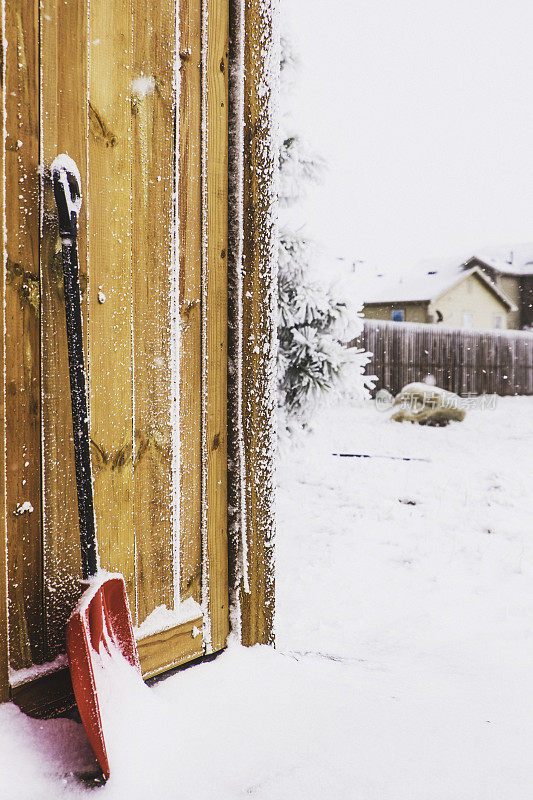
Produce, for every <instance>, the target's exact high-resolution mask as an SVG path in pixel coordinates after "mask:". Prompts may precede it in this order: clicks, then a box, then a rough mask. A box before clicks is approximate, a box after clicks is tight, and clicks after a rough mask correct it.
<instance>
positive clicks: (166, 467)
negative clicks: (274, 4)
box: [0, 0, 229, 703]
mask: <svg viewBox="0 0 533 800" xmlns="http://www.w3.org/2000/svg"><path fill="white" fill-rule="evenodd" d="M175 11H176V7H175V3H174V2H173V0H161V2H158V3H156V4H154V3H150V2H148V0H131V2H128V3H126V4H124V2H122V0H91V3H90V5H89V4H88V3H87V2H85V0H80V2H77V3H62V2H58V0H43V2H41V3H39V2H37V0H8V1H7V2H6V5H5V14H4V17H3V27H4V30H5V36H6V39H7V53H6V58H5V62H4V66H3V70H2V76H3V85H4V96H5V98H6V102H5V106H3V108H2V111H3V113H5V114H6V127H7V139H6V148H5V159H4V162H3V163H4V164H5V168H4V169H3V172H4V174H5V191H6V196H7V205H6V209H5V210H6V217H5V221H4V224H3V225H2V230H3V231H4V232H5V236H6V250H7V261H6V269H5V272H4V273H3V279H4V278H5V300H6V328H5V330H6V342H5V348H3V347H2V351H1V352H2V353H5V364H6V376H5V385H4V391H2V392H1V396H2V403H4V400H5V410H6V412H5V427H4V426H3V425H2V416H1V415H2V413H3V408H4V406H3V405H2V406H0V429H1V430H2V431H4V430H5V437H6V447H5V448H1V452H2V453H7V463H6V466H5V471H4V470H3V469H0V474H1V476H2V478H3V477H4V475H7V482H6V486H7V490H6V495H5V502H6V509H5V513H4V514H3V515H2V520H3V528H2V530H3V531H4V532H5V536H6V538H7V543H8V547H7V552H8V567H9V569H8V573H9V580H8V586H7V587H6V582H5V581H4V580H3V578H4V575H5V571H4V570H3V569H2V566H3V564H2V559H3V558H5V553H6V548H5V547H2V546H1V545H2V542H0V551H1V555H0V624H1V625H2V629H1V630H0V693H1V694H0V697H4V698H5V696H6V693H7V685H8V684H7V656H8V644H9V660H10V664H11V668H12V669H15V670H17V669H21V668H24V667H27V666H29V665H30V664H32V663H42V662H44V661H47V662H48V661H50V660H51V659H53V658H54V657H55V656H56V655H57V654H58V653H59V652H60V651H61V650H62V649H63V636H64V626H65V621H66V618H67V617H68V614H69V613H70V610H71V609H72V606H73V604H74V602H75V600H76V597H77V596H78V593H79V586H78V581H77V578H78V576H79V574H80V563H79V544H78V536H79V534H78V527H77V507H76V495H75V487H74V483H73V469H72V465H73V452H72V432H71V422H70V405H69V403H70V400H69V387H68V372H67V354H66V338H65V324H64V309H63V297H62V278H61V265H60V262H59V260H58V257H57V249H58V243H57V228H56V223H55V209H54V204H53V198H52V194H51V191H50V185H49V179H48V177H47V175H46V168H47V167H49V165H50V162H51V160H52V158H53V157H54V156H55V155H56V154H57V153H58V152H64V151H66V152H68V153H69V154H70V155H71V156H73V157H74V158H75V160H76V161H77V163H78V165H79V167H80V171H81V175H82V183H83V190H84V204H83V209H82V213H81V216H80V234H79V245H80V264H81V270H82V288H83V291H84V297H83V301H84V314H85V320H86V322H87V324H86V333H87V343H88V345H87V346H88V351H89V363H90V375H89V380H90V404H91V436H92V440H93V450H92V456H93V468H94V474H95V502H96V511H97V521H98V537H99V546H100V553H101V557H102V562H103V565H104V566H105V567H106V568H108V569H112V570H118V571H121V572H123V574H124V575H125V578H126V582H127V586H128V591H129V595H130V603H131V607H132V610H133V614H134V619H135V622H136V623H137V624H141V623H142V622H143V620H145V619H146V617H147V616H148V615H149V614H150V612H151V611H153V610H154V609H155V608H156V607H157V606H160V605H163V604H164V605H166V606H167V608H172V607H173V606H174V604H175V602H176V601H177V600H179V599H181V600H184V599H187V598H192V599H194V600H196V601H197V602H199V603H200V604H201V605H202V608H203V611H204V614H203V617H199V618H197V619H194V620H190V622H188V623H184V624H182V625H176V626H175V627H174V628H172V629H170V630H169V631H166V632H165V634H164V635H159V636H155V637H147V638H143V639H142V641H141V642H140V652H141V659H142V661H143V668H144V672H145V674H154V673H155V672H158V671H161V669H165V668H168V667H171V666H174V665H176V664H178V663H181V662H183V661H186V660H188V659H191V658H194V657H196V656H198V655H199V654H202V653H203V652H205V651H213V650H217V649H220V648H221V647H223V646H224V645H225V641H226V636H227V633H228V630H229V619H228V555H227V530H226V527H227V524H226V518H227V501H226V484H227V468H226V439H227V436H226V430H227V420H226V394H227V391H226V386H227V267H226V262H227V215H228V209H227V196H228V192H227V182H228V161H227V150H228V102H227V91H228V88H227V86H228V80H227V63H228V26H229V22H228V18H229V3H228V0H207V2H206V3H201V2H200V0H180V5H179V14H180V27H181V39H180V42H179V62H180V64H181V69H180V77H181V93H180V95H179V98H180V99H179V106H178V107H176V91H175V89H176V81H175V73H174V68H175V57H177V56H178V54H177V53H176V38H175V30H176V27H175V23H176V19H175ZM202 45H205V47H202ZM203 54H204V56H203ZM177 113H178V114H179V125H178V126H177V127H176V114H177ZM177 130H178V132H179V151H176V145H177V142H178V139H177V137H176V131H177ZM2 157H3V158H4V153H3V154H2ZM176 159H177V163H178V182H179V207H178V212H177V213H178V215H179V227H178V230H179V244H180V250H179V252H180V264H179V286H178V293H177V297H174V298H173V293H172V281H173V275H172V262H173V253H174V238H173V237H174V235H175V230H176V227H175V224H174V223H175V208H174V189H175V172H174V164H175V163H176ZM3 208H4V206H3V204H2V209H3ZM41 221H42V225H41ZM173 315H174V316H175V317H176V319H175V321H174V322H175V325H177V326H179V327H180V331H181V340H180V349H179V354H176V353H175V352H174V349H173V345H172V341H173V340H172V330H173V326H172V316H173ZM3 330H4V327H3V326H2V332H3ZM0 345H1V342H0ZM176 355H177V357H178V358H179V381H180V383H179V426H180V439H181V447H180V451H179V453H180V460H181V465H180V466H181V471H180V475H181V486H180V493H179V495H180V497H179V501H180V508H179V513H180V516H179V519H180V531H179V533H180V544H179V552H177V553H176V552H175V545H176V537H175V534H176V529H175V516H173V513H172V507H173V489H172V483H173V474H172V467H173V457H174V459H175V452H173V423H174V421H175V417H176V415H175V412H176V409H175V408H174V407H173V401H172V396H173V391H172V386H171V374H172V369H171V367H172V361H173V359H174V358H175V357H176ZM1 466H2V465H1V464H0V467H1ZM2 488H3V487H2V484H1V479H0V496H1V497H2V502H3V501H4V493H3V492H2V491H1V490H2ZM30 509H31V510H30ZM1 510H2V509H1V508H0V511H1ZM176 569H178V570H179V575H178V580H177V583H178V586H176V585H175V581H174V579H175V570H176ZM7 596H9V605H10V615H9V625H10V630H9V643H8V637H7V635H6V620H7V614H6V609H5V603H6V598H7ZM195 626H199V627H200V628H201V629H202V628H203V636H202V634H200V636H197V635H196V634H195V635H194V636H193V629H194V627H195ZM58 691H59V690H58ZM24 692H26V690H24ZM24 692H23V691H22V690H21V691H20V692H18V694H19V695H21V694H23V693H24ZM15 694H17V693H15ZM26 694H27V692H26ZM30 694H31V692H30ZM34 694H35V693H34ZM37 694H38V693H37ZM34 701H35V702H36V703H38V702H39V697H36V698H34V700H32V701H31V702H34Z"/></svg>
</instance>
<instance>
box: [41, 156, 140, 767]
mask: <svg viewBox="0 0 533 800" xmlns="http://www.w3.org/2000/svg"><path fill="white" fill-rule="evenodd" d="M51 169H52V180H53V186H54V196H55V201H56V206H57V215H58V220H59V236H60V239H61V251H62V262H63V281H64V293H65V312H66V318H67V344H68V360H69V374H70V395H71V403H72V428H73V435H74V457H75V467H76V488H77V494H78V515H79V523H80V544H81V562H82V575H83V583H84V585H85V586H86V589H85V592H84V593H83V595H82V597H81V599H80V601H79V603H78V605H77V606H76V608H75V610H74V611H73V613H72V615H71V617H70V619H69V621H68V624H67V632H66V640H67V654H68V660H69V665H70V673H71V676H72V685H73V687H74V694H75V696H76V701H77V704H78V709H79V712H80V717H81V720H82V722H83V725H84V727H85V731H86V733H87V737H88V739H89V741H90V743H91V745H92V748H93V750H94V753H95V755H96V758H97V759H98V762H99V764H100V766H101V768H102V772H103V773H104V775H105V777H106V778H108V777H109V773H110V768H109V760H108V751H107V749H106V742H105V731H104V730H103V726H102V714H101V709H100V705H99V702H98V694H97V683H99V682H100V681H101V680H102V679H103V680H105V674H104V675H103V674H102V669H104V670H105V667H103V664H104V661H103V660H102V658H101V657H100V654H101V653H102V652H104V651H105V653H106V654H108V655H109V656H111V657H113V655H114V654H116V655H118V654H122V656H123V657H124V658H125V659H126V661H127V662H129V664H131V666H132V667H134V668H135V669H137V670H138V671H139V673H140V671H141V667H140V663H139V655H138V653H137V646H136V643H135V637H134V635H133V626H132V621H131V614H130V609H129V604H128V598H127V594H126V586H125V583H124V578H123V577H122V575H114V574H110V573H106V572H103V571H101V570H100V569H99V559H98V549H97V541H96V526H95V517H94V502H93V485H92V475H91V457H90V442H89V421H88V411H87V393H86V377H85V365H84V353H83V335H82V320H81V300H80V284H79V272H78V252H77V244H76V238H77V232H78V214H79V212H80V208H81V189H80V187H81V181H80V174H79V172H78V168H77V166H76V164H75V162H74V161H73V160H72V159H71V158H70V157H69V156H67V155H60V156H58V157H57V158H56V159H55V160H54V162H53V164H52V168H51ZM115 657H116V656H115ZM118 657H119V658H121V656H120V655H118ZM97 679H98V680H97ZM100 685H101V683H100Z"/></svg>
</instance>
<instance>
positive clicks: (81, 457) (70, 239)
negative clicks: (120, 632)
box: [51, 154, 98, 579]
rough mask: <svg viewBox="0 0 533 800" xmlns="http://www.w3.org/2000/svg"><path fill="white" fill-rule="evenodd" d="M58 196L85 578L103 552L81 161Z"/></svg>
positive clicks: (59, 174) (61, 162) (58, 186)
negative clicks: (85, 312) (90, 386)
mask: <svg viewBox="0 0 533 800" xmlns="http://www.w3.org/2000/svg"><path fill="white" fill-rule="evenodd" d="M51 171H52V180H53V184H54V196H55V201H56V206H57V216H58V222H59V236H60V238H61V255H62V262H63V285H64V292H65V313H66V320H67V347H68V363H69V376H70V399H71V404H72V432H73V436H74V460H75V466H76V488H77V493H78V517H79V524H80V544H81V564H82V574H83V577H84V578H85V579H87V578H90V577H92V576H93V575H95V574H96V573H97V571H98V550H97V545H96V525H95V519H94V501H93V484H92V474H91V450H90V440H89V414H88V408H87V380H86V376H85V357H84V352H83V326H82V319H81V292H80V279H79V266H78V249H77V233H78V214H79V211H80V208H81V187H80V174H79V171H78V167H77V166H76V164H75V162H74V161H73V160H72V159H71V158H69V156H67V155H65V154H63V155H60V156H58V157H57V158H56V160H55V161H54V162H53V164H52V167H51Z"/></svg>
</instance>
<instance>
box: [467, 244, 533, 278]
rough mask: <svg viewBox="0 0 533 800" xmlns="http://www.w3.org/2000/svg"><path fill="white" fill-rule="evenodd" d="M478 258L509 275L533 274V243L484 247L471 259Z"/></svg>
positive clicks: (470, 258) (472, 255)
mask: <svg viewBox="0 0 533 800" xmlns="http://www.w3.org/2000/svg"><path fill="white" fill-rule="evenodd" d="M472 259H477V260H479V261H483V262H484V263H485V264H486V265H487V266H489V267H493V268H494V269H497V270H498V272H503V273H506V274H509V275H533V243H532V242H528V243H526V244H518V245H513V246H510V247H499V248H484V249H482V250H480V251H479V252H476V253H473V254H471V255H470V257H469V258H467V259H465V262H463V263H466V262H467V261H470V260H472Z"/></svg>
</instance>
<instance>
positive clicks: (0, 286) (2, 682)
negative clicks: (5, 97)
mask: <svg viewBox="0 0 533 800" xmlns="http://www.w3.org/2000/svg"><path fill="white" fill-rule="evenodd" d="M4 41H5V8H4V6H3V5H2V8H1V10H0V70H1V86H2V90H3V88H4V85H5V61H4V58H5V53H4ZM2 94H3V91H2ZM4 124H5V108H4V103H3V102H2V107H1V109H0V125H1V127H2V129H4ZM4 176H5V151H4V148H3V147H2V148H1V149H0V181H1V184H2V185H1V186H0V246H1V249H2V252H3V253H4V252H5V242H6V220H5V182H4ZM5 274H6V272H5V264H4V263H2V270H1V273H0V365H1V375H2V378H1V380H0V703H3V702H5V701H6V700H9V631H8V623H7V526H6V403H5V389H6V387H5V377H4V367H5V355H6V352H5V333H4V331H5V311H4V297H5Z"/></svg>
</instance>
